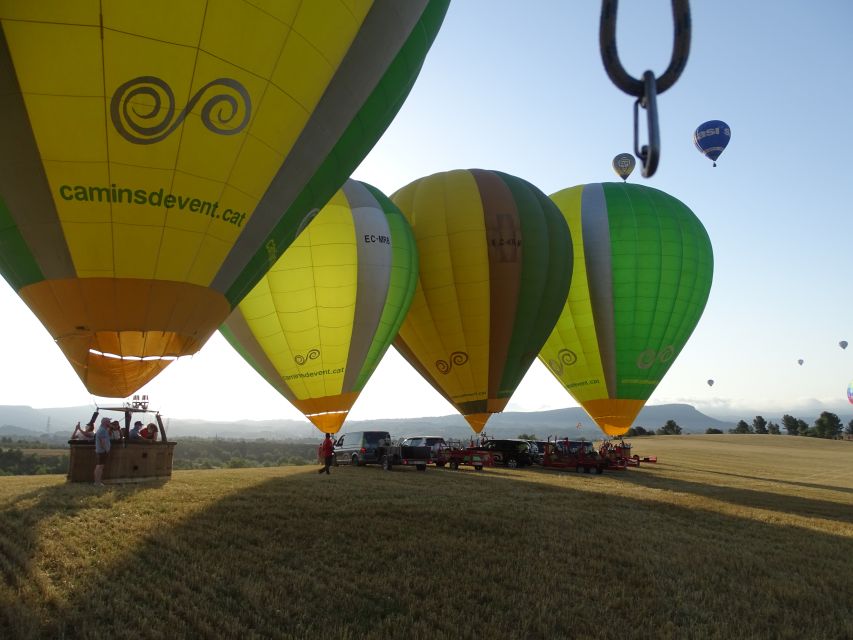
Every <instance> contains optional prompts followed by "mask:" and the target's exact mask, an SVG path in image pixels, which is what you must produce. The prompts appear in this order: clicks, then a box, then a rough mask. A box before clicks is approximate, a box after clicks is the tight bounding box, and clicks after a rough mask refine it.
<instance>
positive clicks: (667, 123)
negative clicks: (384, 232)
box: [0, 0, 853, 421]
mask: <svg viewBox="0 0 853 640" xmlns="http://www.w3.org/2000/svg"><path fill="white" fill-rule="evenodd" d="M691 9H692V13H693V41H692V47H691V53H690V59H689V61H688V63H687V67H686V69H685V71H684V74H683V75H682V77H681V79H680V80H679V81H678V82H677V84H676V85H675V86H674V87H673V88H671V89H670V90H669V91H667V92H666V93H664V94H663V95H661V96H660V97H659V100H658V107H659V110H660V118H661V138H662V149H663V151H662V158H661V163H660V167H659V169H658V172H657V174H656V175H655V176H654V177H653V178H651V179H648V180H647V179H644V178H642V177H641V176H640V175H639V168H638V169H637V170H636V171H635V173H634V175H633V176H632V177H631V178H630V180H631V181H632V182H636V183H640V184H646V185H649V186H653V187H655V188H658V189H661V190H663V191H666V192H668V193H670V194H671V195H673V196H675V197H677V198H678V199H680V200H681V201H682V202H684V203H685V204H686V205H687V206H689V207H690V208H691V209H692V210H693V211H694V212H695V213H696V215H697V216H698V217H699V218H700V219H701V220H702V222H703V223H704V225H705V227H706V229H707V230H708V233H709V235H710V237H711V242H712V243H713V247H714V257H715V272H714V284H713V287H712V289H711V295H710V298H709V301H708V305H707V307H706V309H705V313H704V315H703V317H702V319H701V320H700V322H699V325H698V327H697V329H696V331H695V332H694V334H693V336H692V337H691V338H690V340H689V341H688V343H687V346H686V347H685V348H684V350H683V351H682V353H681V355H680V356H679V357H678V359H677V360H676V362H675V364H674V365H673V366H672V368H671V369H670V371H669V373H668V374H667V376H666V377H665V378H664V380H663V382H662V383H661V384H660V386H659V387H658V389H657V391H656V392H655V393H654V394H653V395H652V397H651V399H650V401H649V404H663V403H667V402H687V403H690V404H694V405H695V406H697V408H699V409H700V410H703V411H705V412H706V413H709V414H710V415H713V416H727V415H736V414H738V412H743V411H747V412H749V411H753V410H755V411H762V412H764V413H765V415H768V414H769V415H774V412H779V413H781V412H792V413H794V414H795V415H799V416H800V417H804V418H809V419H811V418H813V417H814V416H816V413H814V411H815V409H817V410H820V409H821V408H826V409H829V410H833V411H836V412H838V411H844V412H847V413H849V412H850V411H849V409H848V407H849V408H851V409H853V407H851V406H850V405H848V404H847V400H846V388H847V384H848V382H849V381H850V380H851V379H853V288H851V282H850V277H849V275H850V274H851V273H853V234H852V233H851V222H853V210H851V203H853V183H851V180H850V176H849V174H847V171H846V170H847V169H848V168H849V165H850V163H849V159H850V149H851V144H850V143H851V140H852V139H853V134H851V131H850V129H849V123H850V117H849V113H850V109H851V104H853V91H851V89H853V73H851V71H850V68H849V46H848V44H849V34H848V31H849V27H850V25H851V24H853V3H850V2H849V1H848V0H820V2H801V1H797V0H780V1H778V2H743V1H742V0H716V1H714V2H708V1H703V2H698V1H696V0H694V1H693V2H691ZM599 11H600V4H599V3H597V2H594V1H591V0H590V1H587V2H578V1H571V2H568V1H565V0H554V1H550V2H546V1H545V0H531V1H530V2H524V3H519V2H517V1H516V0H453V1H452V2H451V6H450V10H449V11H448V13H447V17H446V19H445V21H444V25H443V27H442V29H441V31H440V32H439V35H438V38H437V39H436V41H435V44H434V45H433V47H432V50H431V51H430V53H429V55H428V56H427V59H426V63H425V65H424V67H423V71H422V72H421V75H420V77H419V78H418V81H417V83H416V85H415V87H414V89H413V90H412V93H411V95H410V96H409V99H408V101H407V102H406V103H405V105H404V106H403V108H402V109H401V111H400V113H399V115H398V116H397V118H396V120H395V121H394V122H393V123H392V125H391V126H390V128H389V129H388V131H387V132H386V133H385V135H384V136H383V138H382V139H381V140H380V141H379V142H378V144H377V145H376V147H375V148H374V149H373V151H372V153H371V154H370V155H369V156H368V157H367V158H366V159H365V161H364V162H363V163H362V165H361V166H360V167H359V169H358V170H357V171H356V173H355V174H354V177H355V178H357V179H360V180H364V181H366V182H369V183H371V184H373V185H374V186H376V187H378V188H380V189H381V190H382V191H384V192H385V193H387V194H389V195H390V194H391V193H393V192H394V191H396V190H397V189H399V188H400V187H403V186H404V185H406V184H408V183H409V182H411V181H413V180H415V179H417V178H420V177H423V176H425V175H429V174H432V173H435V172H438V171H446V170H450V169H458V168H475V167H476V168H484V169H497V170H501V171H505V172H507V173H510V174H514V175H517V176H519V177H521V178H524V179H526V180H528V181H530V182H532V183H533V184H535V185H537V186H538V187H539V188H541V189H542V190H543V191H544V192H545V193H548V194H550V193H553V192H555V191H558V190H560V189H563V188H566V187H570V186H574V185H577V184H583V183H587V182H602V181H614V180H616V179H617V178H616V176H615V175H614V174H613V173H612V171H611V168H610V162H611V159H612V158H613V156H614V155H615V154H617V153H620V152H623V151H630V150H631V146H632V141H633V133H632V126H633V116H632V106H633V98H630V97H629V96H628V95H626V94H624V93H622V92H621V91H619V90H618V89H616V88H615V87H614V86H613V85H612V84H611V83H610V80H609V79H608V78H607V75H606V73H605V71H604V69H603V66H602V63H601V58H600V54H599V50H598V19H599ZM617 42H618V46H619V51H620V55H621V58H622V60H623V64H624V65H625V67H626V69H627V70H628V71H629V72H630V73H632V74H633V75H636V76H640V75H641V74H642V72H643V71H644V70H645V69H652V70H653V71H654V72H655V73H657V74H661V73H662V72H663V70H664V69H665V68H666V66H667V64H668V62H669V55H670V50H671V43H672V19H671V14H670V2H669V0H648V1H645V2H637V1H636V0H633V1H629V0H623V2H622V3H620V15H619V21H618V29H617ZM711 119H720V120H724V121H726V122H727V123H728V124H729V125H730V126H731V129H732V139H731V143H730V144H729V147H728V148H727V149H726V151H725V153H723V155H722V156H721V158H720V161H719V163H718V164H719V166H718V167H717V168H716V169H714V168H712V166H711V162H710V161H708V160H707V159H705V158H703V157H702V156H701V155H700V154H699V152H698V151H697V150H696V149H695V148H694V146H693V142H692V133H693V130H694V129H695V127H696V126H697V125H698V124H700V123H701V122H704V121H706V120H711ZM0 309H2V321H0V322H2V324H0V326H2V328H3V330H2V332H0V356H2V361H3V364H2V366H0V404H29V405H32V406H37V407H45V406H67V405H79V404H86V403H88V402H90V401H91V397H90V396H89V394H88V393H87V392H86V390H85V388H84V387H83V385H82V383H81V382H80V381H79V379H78V378H77V376H76V374H75V373H74V372H73V370H72V368H71V366H70V365H68V364H67V362H66V361H65V359H64V357H63V356H62V354H61V352H60V351H59V349H58V348H57V347H56V346H55V345H54V344H53V342H52V340H51V338H50V336H49V335H48V333H47V332H46V331H45V330H44V329H43V328H42V327H41V325H40V324H39V322H38V321H37V320H36V319H35V317H34V316H33V315H32V314H31V313H30V311H29V310H28V309H27V308H26V307H25V306H24V304H23V303H22V302H21V301H20V299H19V298H18V297H17V296H16V294H15V293H14V292H13V290H12V289H11V288H10V287H9V286H8V285H6V284H5V283H2V284H0ZM844 339H847V340H850V341H851V347H849V348H848V349H847V350H842V349H841V348H840V347H839V346H838V342H839V340H844ZM800 358H802V359H803V360H804V364H803V365H802V366H800V365H798V364H797V360H798V359H800ZM709 378H712V379H714V380H715V384H714V386H713V387H709V386H708V385H707V383H706V381H707V380H708V379H709ZM141 392H143V393H148V394H149V395H150V396H151V398H152V402H153V404H154V405H156V406H158V407H160V408H161V410H162V411H163V412H164V413H166V414H167V415H170V416H174V417H197V418H207V419H214V418H225V419H241V418H248V419H267V418H301V414H300V413H299V412H298V411H297V410H296V409H294V408H293V407H292V406H291V405H289V404H288V403H287V401H285V400H284V399H283V398H281V397H280V396H279V395H278V393H277V392H275V391H274V390H273V389H272V388H271V387H269V386H268V385H267V383H266V382H264V381H263V380H262V379H261V378H260V377H259V376H258V375H257V374H256V373H255V372H254V371H253V370H252V369H251V368H250V367H249V366H248V365H247V364H245V362H244V361H243V360H242V359H241V358H240V357H239V356H238V355H237V354H236V352H234V351H233V349H232V348H231V347H230V346H229V345H228V344H227V343H226V342H225V341H224V339H222V338H221V337H220V336H219V335H218V334H216V335H215V336H214V337H213V338H212V339H211V340H210V341H209V342H208V344H207V345H206V346H205V347H204V348H203V349H202V351H201V352H200V353H198V354H197V355H195V356H193V357H191V358H183V359H181V360H179V361H178V362H176V363H174V364H172V365H171V366H170V367H169V368H168V369H167V370H166V371H165V372H163V373H162V374H161V375H160V376H159V377H158V378H157V379H155V380H154V381H153V382H152V383H150V384H149V385H148V386H147V387H146V388H144V389H142V390H141ZM570 406H577V405H576V403H575V402H574V401H573V400H572V399H571V397H570V396H569V395H568V394H567V393H566V392H565V391H564V390H563V389H562V387H561V386H560V385H559V384H558V383H557V382H556V381H555V380H554V379H553V378H552V377H551V374H550V373H549V372H548V371H547V370H546V369H545V368H544V367H543V366H542V365H541V364H539V363H538V362H536V363H534V365H533V367H532V368H531V370H530V371H529V372H528V374H527V376H526V377H525V379H524V381H523V382H522V384H521V386H520V387H519V388H518V390H517V391H516V394H515V396H514V397H513V399H512V401H511V402H510V404H509V407H508V409H509V410H521V411H526V410H538V409H557V408H562V407H570ZM453 412H454V410H453V408H452V407H451V406H450V405H449V404H448V403H447V402H445V401H444V400H443V399H442V398H441V397H440V396H439V395H438V394H437V393H436V392H435V391H434V390H433V389H432V387H430V386H429V385H428V384H427V383H426V382H425V381H423V379H422V378H420V376H419V375H418V374H417V373H415V372H414V370H413V369H411V367H409V365H408V364H407V363H406V362H405V361H404V360H403V359H402V358H401V357H400V356H399V355H398V354H397V353H396V352H395V351H394V350H393V348H392V349H390V350H389V352H388V354H387V355H386V357H385V359H384V360H383V362H382V363H381V364H380V365H379V367H378V369H377V371H376V373H375V374H374V376H373V378H372V379H371V381H370V382H369V383H368V385H367V386H366V388H365V390H364V391H363V392H362V394H361V397H360V399H359V400H358V401H357V402H356V404H355V407H354V408H353V411H352V412H351V414H350V418H351V419H368V418H393V417H414V416H427V415H444V414H451V413H453ZM752 415H754V414H753V413H746V414H745V415H743V416H742V417H745V418H750V417H751V416H752ZM461 420H462V419H461V418H460V421H461Z"/></svg>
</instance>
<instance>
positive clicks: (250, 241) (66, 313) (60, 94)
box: [0, 0, 448, 397]
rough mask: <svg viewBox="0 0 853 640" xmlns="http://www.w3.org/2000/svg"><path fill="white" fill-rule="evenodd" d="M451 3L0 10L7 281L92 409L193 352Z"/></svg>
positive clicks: (118, 1)
mask: <svg viewBox="0 0 853 640" xmlns="http://www.w3.org/2000/svg"><path fill="white" fill-rule="evenodd" d="M447 3H448V0H421V1H413V2H405V3H396V2H379V1H377V2H371V1H370V0H366V1H364V2H356V3H343V2H338V1H331V0H329V1H320V0H318V1H312V2H302V3H292V2H287V3H263V6H259V5H258V6H256V4H255V3H251V2H244V1H242V0H218V1H217V2H197V1H194V0H151V1H147V2H125V1H123V0H101V1H100V2H31V1H30V0H6V1H4V2H2V3H0V95H2V101H0V272H1V273H2V275H3V277H4V278H5V279H6V280H7V281H8V282H9V284H10V285H11V286H12V287H13V288H14V289H15V290H16V291H17V292H18V294H19V295H20V296H21V298H23V300H24V301H25V302H26V304H27V305H28V306H29V307H30V309H32V311H33V312H34V313H35V315H36V316H37V317H38V318H39V320H41V322H42V323H43V324H44V325H45V327H46V328H47V329H48V331H49V332H50V334H51V335H52V336H53V338H54V339H55V340H56V342H57V344H58V345H59V347H60V349H61V350H62V351H63V352H64V354H65V355H66V357H67V358H68V360H69V361H70V362H71V364H72V366H73V367H74V368H75V370H76V372H77V374H78V375H79V376H80V378H81V380H82V381H83V383H84V384H85V386H86V388H87V389H88V390H89V391H90V392H91V393H93V394H95V395H99V396H108V397H122V396H127V395H130V394H131V393H132V392H133V391H135V390H137V389H138V388H139V387H141V386H142V385H143V384H144V383H145V382H147V381H148V380H150V379H151V378H153V377H154V376H155V375H156V374H157V373H158V372H159V371H161V370H162V369H163V368H164V367H165V366H166V365H167V364H168V363H169V362H170V361H171V359H174V358H175V357H177V356H181V355H188V354H192V353H195V352H196V351H198V349H200V348H201V346H202V345H203V344H204V343H205V341H206V340H207V339H208V338H209V337H210V335H211V334H212V332H213V331H215V330H216V328H217V327H218V326H219V325H220V324H221V323H222V322H223V321H224V320H225V318H226V317H227V316H228V314H229V313H230V311H231V309H232V308H233V307H234V306H235V305H236V304H237V303H238V302H239V301H240V299H242V297H243V296H244V295H245V294H246V293H248V292H249V291H250V290H251V289H252V287H253V286H254V284H255V283H256V282H257V281H258V280H259V279H260V277H261V276H262V275H263V274H264V273H265V272H266V270H267V269H268V268H269V266H270V265H271V264H272V263H274V262H275V260H276V259H277V258H278V257H279V256H280V255H281V253H282V252H283V251H284V249H286V248H287V246H288V245H289V244H290V243H291V242H292V240H293V238H294V236H295V234H296V232H297V229H298V228H299V227H300V224H301V223H302V221H303V219H304V218H305V217H306V215H310V214H311V212H316V210H317V209H319V208H320V207H322V206H323V205H324V204H325V203H326V202H327V201H328V199H329V198H330V197H331V196H332V194H334V192H335V191H336V190H337V189H338V188H339V187H340V185H341V184H342V183H343V182H344V180H345V179H346V177H347V176H348V175H349V174H350V173H351V172H352V170H353V169H354V168H355V167H356V166H357V165H358V164H359V163H360V162H361V160H362V159H363V157H364V156H365V155H366V154H367V152H368V151H369V150H370V148H371V147H372V146H373V144H374V143H375V141H376V140H377V139H378V137H379V136H380V135H381V133H382V132H383V131H384V129H385V127H387V125H388V123H389V122H390V121H391V119H392V118H393V116H394V114H395V113H396V112H397V110H398V109H399V107H400V105H401V104H402V101H403V100H404V99H405V96H406V95H407V94H408V91H409V89H410V88H411V86H412V84H413V82H414V79H415V78H416V76H417V74H418V72H419V70H420V66H421V64H422V62H423V59H424V56H425V55H426V52H427V50H428V49H429V47H430V45H431V43H432V40H433V39H434V37H435V35H436V32H437V30H438V28H439V26H440V24H441V21H442V19H443V16H444V13H445V11H446V9H447Z"/></svg>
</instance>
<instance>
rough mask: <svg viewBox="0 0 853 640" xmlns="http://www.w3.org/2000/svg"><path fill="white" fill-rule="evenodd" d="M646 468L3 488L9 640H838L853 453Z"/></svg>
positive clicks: (846, 627) (0, 536) (283, 474)
mask: <svg viewBox="0 0 853 640" xmlns="http://www.w3.org/2000/svg"><path fill="white" fill-rule="evenodd" d="M634 448H635V451H636V452H637V453H639V454H641V455H648V454H656V455H658V456H659V459H660V461H661V462H660V463H659V464H657V465H644V466H643V467H641V468H640V469H631V470H628V471H626V472H621V473H607V474H605V475H603V476H595V475H583V474H580V475H578V474H575V473H561V472H553V471H543V470H539V469H534V470H523V471H511V470H504V469H492V470H486V471H484V472H482V473H477V472H474V471H467V470H461V471H457V472H453V471H450V470H433V469H430V470H428V471H427V472H426V473H418V472H417V471H414V470H408V469H401V470H395V471H394V472H391V473H385V472H382V471H381V470H379V469H378V468H371V467H368V468H356V469H350V468H344V467H341V468H337V469H333V472H332V475H331V476H328V477H327V476H318V475H317V474H316V473H315V472H314V471H313V468H305V467H279V468H265V469H234V470H211V471H179V472H175V474H174V477H173V478H172V480H171V481H170V482H168V483H166V484H163V485H161V486H138V485H137V486H130V485H126V486H112V487H108V488H106V489H102V490H98V489H96V488H95V487H92V486H88V485H67V484H65V482H64V477H61V476H37V477H33V476H30V477H23V476H20V477H12V478H0V576H2V578H0V637H2V638H41V637H65V638H102V637H116V638H174V637H233V638H261V637H295V638H305V637H321V636H323V637H329V638H361V637H367V638H389V637H400V638H403V637H405V638H435V637H449V638H475V637H500V638H504V637H505V638H557V637H560V638H678V639H681V638H726V639H731V638H833V639H837V638H853V443H849V442H838V441H822V440H815V439H811V438H794V437H789V436H766V435H764V436H758V435H756V436H749V435H740V436H731V435H722V436H674V437H658V436H656V437H654V438H650V439H641V438H636V439H634Z"/></svg>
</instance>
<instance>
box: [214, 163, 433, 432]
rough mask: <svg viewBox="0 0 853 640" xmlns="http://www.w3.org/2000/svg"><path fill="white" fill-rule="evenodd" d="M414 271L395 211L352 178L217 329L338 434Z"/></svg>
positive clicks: (383, 346)
mask: <svg viewBox="0 0 853 640" xmlns="http://www.w3.org/2000/svg"><path fill="white" fill-rule="evenodd" d="M417 270H418V258H417V250H416V249H415V243H414V238H413V237H412V230H411V228H410V227H409V224H408V223H407V222H406V220H405V218H404V217H403V215H402V214H401V213H400V211H399V210H398V209H397V207H395V206H394V204H393V203H392V202H391V201H390V200H389V199H388V198H387V197H385V196H384V195H383V194H382V193H380V192H379V191H378V190H377V189H374V188H373V187H371V186H369V185H366V184H364V183H361V182H357V181H355V180H348V181H347V182H346V184H345V185H344V186H343V187H342V188H341V189H340V190H339V191H338V192H337V193H336V194H335V196H334V197H333V198H332V199H331V200H330V201H329V203H328V204H327V205H326V206H325V207H323V209H322V210H321V211H320V212H319V213H318V214H317V216H316V217H315V218H314V219H313V220H312V221H311V222H310V224H308V226H307V228H306V229H305V231H303V232H302V233H301V234H300V235H299V237H298V238H297V239H296V240H295V241H294V243H293V244H292V245H290V247H289V248H288V249H287V251H285V253H284V255H283V256H282V257H281V258H280V259H279V260H278V261H277V262H276V263H275V265H274V266H273V267H272V268H271V269H270V271H269V272H268V273H267V274H266V275H265V276H264V277H263V278H262V279H261V281H260V282H259V283H258V284H257V285H256V286H255V288H254V289H252V291H251V292H250V293H249V294H248V295H247V296H246V297H245V298H244V299H243V301H242V302H241V303H240V304H239V306H238V307H237V309H235V310H234V312H233V313H232V314H231V316H229V318H228V320H227V321H226V323H225V324H224V325H223V326H222V327H221V331H222V334H223V335H224V336H225V338H226V339H227V340H228V341H229V342H230V343H231V344H232V345H233V346H234V348H236V349H237V351H238V352H239V353H240V354H241V355H242V356H243V357H244V358H245V359H246V361H247V362H248V363H249V364H250V365H252V367H254V369H255V370H256V371H257V372H258V373H260V374H261V375H262V376H263V377H264V378H265V379H266V381H267V382H269V383H270V384H271V385H272V386H273V387H275V388H276V389H277V390H278V391H279V393H281V394H282V395H283V396H284V397H285V398H287V400H289V401H290V402H291V403H292V404H293V405H294V406H295V407H296V408H297V409H299V410H300V411H301V412H302V413H303V414H305V416H306V417H307V418H308V419H309V420H311V422H313V423H314V425H315V426H316V427H317V428H318V429H320V430H321V431H325V432H327V433H335V432H336V431H338V430H339V429H340V427H341V425H342V424H343V422H344V420H345V419H346V417H347V414H348V413H349V410H350V408H351V407H352V405H353V403H354V402H355V401H356V399H357V398H358V395H359V393H360V392H361V390H362V389H363V388H364V385H365V384H366V383H367V381H368V379H369V378H370V376H371V374H372V373H373V370H374V369H375V368H376V366H377V365H378V364H379V361H380V360H381V359H382V356H383V355H384V354H385V351H386V350H387V349H388V347H389V346H390V345H391V341H392V340H393V339H394V336H395V335H396V334H397V330H398V329H399V328H400V324H401V323H402V322H403V317H404V316H405V315H406V312H407V311H408V309H409V305H410V304H411V301H412V295H413V294H414V291H415V281H416V278H417Z"/></svg>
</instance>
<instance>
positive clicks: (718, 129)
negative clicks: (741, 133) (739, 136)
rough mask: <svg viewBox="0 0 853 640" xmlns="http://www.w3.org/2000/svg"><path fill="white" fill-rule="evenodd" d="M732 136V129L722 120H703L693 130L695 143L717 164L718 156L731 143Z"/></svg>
mask: <svg viewBox="0 0 853 640" xmlns="http://www.w3.org/2000/svg"><path fill="white" fill-rule="evenodd" d="M731 138H732V130H731V128H730V127H729V125H727V124H726V123H725V122H723V121H722V120H709V121H708V122H703V123H702V124H700V125H699V126H698V127H696V131H694V132H693V144H695V145H696V148H697V149H699V151H700V152H701V153H702V155H704V156H705V157H706V158H708V159H710V160H712V161H713V162H714V166H715V167H716V166H717V158H719V157H720V154H721V153H722V152H723V150H724V149H725V148H726V145H728V144H729V140H731Z"/></svg>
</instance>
